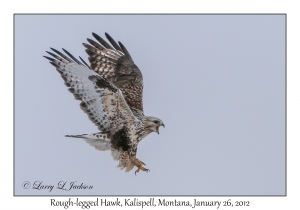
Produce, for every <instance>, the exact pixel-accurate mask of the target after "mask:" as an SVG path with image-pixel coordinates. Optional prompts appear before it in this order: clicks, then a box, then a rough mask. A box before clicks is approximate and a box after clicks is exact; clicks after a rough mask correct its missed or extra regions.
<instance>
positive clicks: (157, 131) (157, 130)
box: [156, 124, 165, 134]
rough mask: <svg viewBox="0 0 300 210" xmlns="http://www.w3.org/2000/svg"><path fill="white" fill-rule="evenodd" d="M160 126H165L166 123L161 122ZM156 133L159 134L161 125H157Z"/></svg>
mask: <svg viewBox="0 0 300 210" xmlns="http://www.w3.org/2000/svg"><path fill="white" fill-rule="evenodd" d="M160 126H164V127H165V124H161V125H160ZM156 133H157V134H159V126H156Z"/></svg>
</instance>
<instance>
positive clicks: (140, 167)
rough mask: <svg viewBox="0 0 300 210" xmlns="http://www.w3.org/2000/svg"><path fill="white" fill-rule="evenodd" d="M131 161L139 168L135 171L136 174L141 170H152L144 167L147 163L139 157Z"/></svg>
mask: <svg viewBox="0 0 300 210" xmlns="http://www.w3.org/2000/svg"><path fill="white" fill-rule="evenodd" d="M131 162H132V164H133V165H135V166H136V167H137V168H138V169H137V170H136V171H135V175H136V173H138V172H139V171H140V170H142V171H146V172H149V171H150V170H149V169H147V168H144V167H143V165H146V164H145V163H143V162H142V161H140V160H139V159H137V158H136V157H133V158H132V159H131Z"/></svg>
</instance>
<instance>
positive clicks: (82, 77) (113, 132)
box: [44, 33, 165, 174]
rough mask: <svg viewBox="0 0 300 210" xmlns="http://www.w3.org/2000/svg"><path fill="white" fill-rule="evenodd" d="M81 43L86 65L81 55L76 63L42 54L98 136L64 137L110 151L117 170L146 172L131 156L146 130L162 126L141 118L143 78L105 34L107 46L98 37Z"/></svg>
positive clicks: (69, 56) (122, 48)
mask: <svg viewBox="0 0 300 210" xmlns="http://www.w3.org/2000/svg"><path fill="white" fill-rule="evenodd" d="M92 35H93V36H94V38H95V39H96V40H97V41H98V42H97V41H94V40H92V39H87V41H88V42H89V44H86V43H83V46H84V47H85V48H86V50H85V51H86V53H87V54H88V56H89V57H88V60H89V62H90V65H88V64H87V63H86V62H85V61H84V60H83V59H82V58H81V57H79V58H80V60H81V61H79V60H77V59H76V58H75V57H74V56H73V55H72V54H70V53H69V52H68V51H67V50H65V49H62V50H63V51H64V53H65V54H64V53H61V52H59V51H58V50H55V49H53V48H50V49H51V50H52V51H53V52H54V53H53V52H48V51H46V52H47V53H48V54H49V55H51V56H52V57H48V56H44V57H45V58H47V59H48V60H50V63H51V64H52V65H53V66H55V68H56V70H57V71H58V72H59V73H60V75H61V77H62V78H63V80H64V81H65V85H66V86H67V87H69V89H68V90H69V91H70V92H71V93H73V95H74V97H75V99H77V100H80V101H81V102H80V108H81V109H82V110H83V111H84V112H85V113H86V114H87V115H88V117H89V119H90V120H91V121H92V122H93V123H94V124H95V125H96V126H97V127H98V129H99V130H100V132H98V133H93V134H82V135H66V137H73V138H82V139H84V140H85V141H86V142H87V143H88V144H90V145H91V146H94V147H95V148H96V149H97V150H100V151H105V150H111V154H112V157H113V159H114V160H118V161H119V164H118V167H120V169H125V171H126V172H128V171H130V170H132V169H133V168H134V166H136V167H137V170H136V171H135V174H136V173H137V172H139V171H140V170H142V171H146V172H148V171H149V169H146V168H145V167H144V165H145V163H143V162H142V161H141V160H139V159H138V158H137V157H136V154H137V146H138V144H139V142H140V141H141V140H142V139H143V138H145V137H146V136H147V135H148V134H150V133H151V132H157V133H158V134H159V127H160V126H163V127H165V125H164V123H163V122H162V120H160V119H158V118H157V117H151V116H145V115H144V110H143V100H142V96H143V76H142V73H141V71H140V70H139V68H138V67H137V66H136V65H135V64H134V62H133V60H132V57H131V56H130V54H129V52H128V51H127V49H126V48H125V46H124V45H123V44H122V43H121V42H118V43H117V42H115V40H114V39H113V38H112V37H111V36H110V35H109V34H107V33H105V36H106V38H107V40H108V41H109V42H110V44H109V43H108V42H106V41H105V40H104V39H102V38H101V37H100V36H99V35H97V34H95V33H92Z"/></svg>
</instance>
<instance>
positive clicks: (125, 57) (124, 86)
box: [83, 33, 143, 112]
mask: <svg viewBox="0 0 300 210" xmlns="http://www.w3.org/2000/svg"><path fill="white" fill-rule="evenodd" d="M105 35H106V37H107V39H108V40H109V41H110V42H111V44H112V45H113V46H114V47H112V46H110V45H109V44H108V43H107V42H105V40H104V39H102V38H101V37H100V36H99V35H97V34H95V33H93V36H94V37H95V38H96V39H97V40H98V41H99V42H100V43H97V42H95V41H93V40H91V39H87V40H88V42H89V43H90V44H91V45H89V44H86V43H84V44H83V46H84V47H86V52H87V54H88V55H89V58H88V59H89V62H90V68H91V69H93V70H94V71H95V72H97V73H98V74H99V75H101V76H102V77H104V78H106V79H108V80H109V81H111V82H112V83H113V84H114V85H115V86H117V87H118V88H119V89H120V90H121V91H122V93H123V95H124V98H125V100H126V102H127V104H128V105H129V107H130V108H131V109H132V108H133V109H138V110H140V111H142V112H143V76H142V73H141V71H140V70H139V68H138V67H137V66H136V65H135V64H134V62H133V60H132V58H131V56H130V54H129V52H128V51H127V49H126V48H125V46H124V45H123V44H122V43H121V42H119V44H120V46H119V45H118V44H117V43H116V42H115V41H114V40H113V38H111V36H110V35H108V34H107V33H105Z"/></svg>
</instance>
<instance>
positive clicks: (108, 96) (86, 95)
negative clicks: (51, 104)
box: [44, 48, 135, 132]
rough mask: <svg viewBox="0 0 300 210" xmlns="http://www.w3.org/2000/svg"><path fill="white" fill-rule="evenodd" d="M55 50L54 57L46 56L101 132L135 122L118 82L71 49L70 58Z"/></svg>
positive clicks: (52, 54)
mask: <svg viewBox="0 0 300 210" xmlns="http://www.w3.org/2000/svg"><path fill="white" fill-rule="evenodd" d="M51 49H52V48H51ZM52 50H53V51H54V52H55V53H56V54H54V53H51V52H47V53H48V54H50V55H51V56H52V57H53V58H51V57H47V56H44V57H45V58H47V59H48V60H50V63H51V64H52V65H53V66H55V67H56V70H57V71H58V72H59V73H60V74H61V77H62V78H63V80H64V81H65V85H66V86H67V87H69V91H70V92H71V93H73V94H74V97H75V99H77V100H80V101H81V103H80V107H81V109H82V110H83V111H84V112H85V113H86V114H87V115H88V116H89V118H90V120H91V121H92V122H93V123H94V124H95V125H96V126H97V127H98V129H99V130H100V131H103V132H106V131H112V130H114V129H115V130H118V129H119V128H121V127H123V126H124V125H125V124H126V125H128V123H129V124H130V123H133V121H134V120H135V117H134V115H133V114H132V112H131V110H130V108H129V107H128V105H127V103H126V101H125V100H124V98H123V95H122V92H121V91H120V90H119V89H118V88H117V87H116V86H115V85H113V84H112V83H111V82H109V81H108V80H107V79H105V78H103V77H102V76H99V75H98V74H97V73H95V72H94V71H92V70H91V69H89V68H88V67H87V66H84V64H82V63H81V62H80V61H78V60H77V59H76V58H75V57H74V56H72V55H71V54H70V53H69V52H68V51H66V50H64V49H63V50H64V52H65V53H66V54H67V55H68V56H69V57H68V56H66V55H65V54H63V53H61V52H59V51H57V50H55V49H52ZM83 62H84V61H83Z"/></svg>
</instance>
